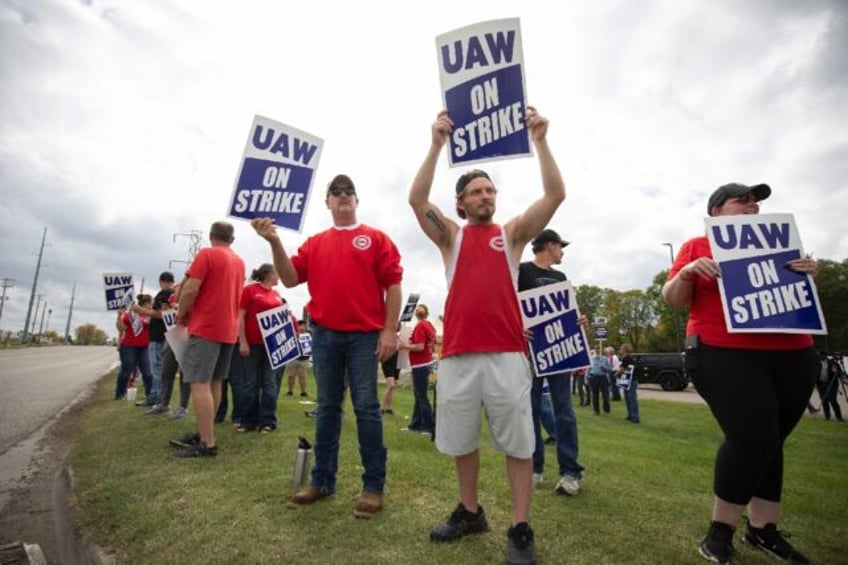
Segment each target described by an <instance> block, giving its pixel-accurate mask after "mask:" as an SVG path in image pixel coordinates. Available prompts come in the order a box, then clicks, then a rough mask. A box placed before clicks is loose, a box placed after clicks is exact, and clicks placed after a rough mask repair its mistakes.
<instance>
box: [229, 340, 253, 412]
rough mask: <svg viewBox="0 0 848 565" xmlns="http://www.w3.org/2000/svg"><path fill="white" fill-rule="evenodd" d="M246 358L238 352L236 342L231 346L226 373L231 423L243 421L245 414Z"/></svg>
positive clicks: (246, 406) (246, 402) (246, 401)
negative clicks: (231, 398) (230, 405)
mask: <svg viewBox="0 0 848 565" xmlns="http://www.w3.org/2000/svg"><path fill="white" fill-rule="evenodd" d="M246 359H247V358H246V357H242V355H241V353H239V348H238V344H236V346H235V347H234V348H233V357H232V359H231V360H230V374H229V375H228V380H229V381H230V388H231V389H232V391H233V411H232V414H231V416H230V417H231V418H232V420H233V424H241V423H243V422H244V420H245V417H246V416H247V408H248V405H249V401H248V399H247V397H245V392H244V387H245V384H244V381H245V378H246V377H245V370H244V366H245V363H246ZM254 425H255V424H254Z"/></svg>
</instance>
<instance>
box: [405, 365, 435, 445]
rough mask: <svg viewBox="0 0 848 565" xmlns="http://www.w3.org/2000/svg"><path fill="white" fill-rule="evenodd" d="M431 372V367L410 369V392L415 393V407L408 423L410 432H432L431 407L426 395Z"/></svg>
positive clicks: (433, 424) (433, 423)
mask: <svg viewBox="0 0 848 565" xmlns="http://www.w3.org/2000/svg"><path fill="white" fill-rule="evenodd" d="M431 370H432V365H427V366H426V367H414V368H413V369H412V390H413V392H414V393H415V405H414V407H413V409H412V420H410V421H409V429H410V430H415V431H420V432H432V431H433V427H434V426H435V422H434V421H433V407H432V406H430V398H429V397H428V395H427V394H428V391H429V389H430V371H431Z"/></svg>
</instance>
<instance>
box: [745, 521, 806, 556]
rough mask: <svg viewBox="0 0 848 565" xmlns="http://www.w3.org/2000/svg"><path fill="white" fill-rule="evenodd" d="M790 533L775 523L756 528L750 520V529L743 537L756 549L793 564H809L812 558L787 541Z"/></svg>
mask: <svg viewBox="0 0 848 565" xmlns="http://www.w3.org/2000/svg"><path fill="white" fill-rule="evenodd" d="M788 537H790V535H789V534H788V533H786V532H782V531H780V530H778V529H777V526H776V525H775V524H766V525H765V526H764V527H762V528H755V527H754V526H752V525H751V522H750V521H749V522H748V531H747V532H745V535H744V536H743V537H742V541H743V542H744V543H745V544H746V545H749V546H751V547H753V548H754V549H759V550H761V551H765V552H766V553H769V554H771V555H773V556H774V557H777V558H778V559H782V560H784V561H786V562H787V563H792V564H793V565H807V564H808V563H809V562H810V560H809V559H807V558H806V556H804V555H803V554H802V553H799V552H798V551H797V550H796V549H795V548H794V547H792V544H790V543H789V542H788V541H786V538H788Z"/></svg>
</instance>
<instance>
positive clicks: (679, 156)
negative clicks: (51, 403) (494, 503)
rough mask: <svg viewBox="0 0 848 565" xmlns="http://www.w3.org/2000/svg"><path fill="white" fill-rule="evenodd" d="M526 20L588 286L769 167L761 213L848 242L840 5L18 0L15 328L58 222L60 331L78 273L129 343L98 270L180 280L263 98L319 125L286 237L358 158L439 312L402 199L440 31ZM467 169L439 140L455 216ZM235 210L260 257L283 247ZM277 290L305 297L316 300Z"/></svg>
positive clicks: (303, 125) (818, 252) (6, 30)
mask: <svg viewBox="0 0 848 565" xmlns="http://www.w3.org/2000/svg"><path fill="white" fill-rule="evenodd" d="M372 6H373V7H372ZM390 6H391V8H389V7H390ZM554 6H555V7H554ZM507 17H519V18H520V19H521V31H522V35H523V49H524V58H525V66H526V84H527V93H528V102H529V103H530V104H532V105H535V106H536V107H537V108H538V110H539V112H540V113H541V114H543V115H545V116H546V117H548V118H549V119H550V130H549V135H548V138H549V143H550V146H551V148H552V150H553V152H554V154H555V156H556V158H557V160H558V163H559V165H560V168H561V169H562V171H563V175H564V177H565V180H566V186H567V192H568V195H567V198H566V201H565V203H564V204H563V205H562V206H561V208H560V209H559V211H558V212H557V214H556V216H555V217H554V219H553V221H552V223H551V227H553V228H554V229H556V230H557V231H558V232H559V233H560V235H562V237H564V238H565V239H567V240H570V241H571V242H572V245H571V246H569V247H568V248H567V250H566V254H565V260H564V263H563V265H562V269H563V270H564V271H565V272H566V273H567V274H568V276H569V278H570V279H571V280H572V281H573V282H574V283H575V284H592V285H598V286H602V287H608V288H614V289H617V290H629V289H644V288H646V287H647V286H649V285H650V284H651V281H652V278H653V277H654V275H656V274H657V273H658V272H659V271H660V270H662V269H665V268H667V267H668V265H669V248H668V247H667V246H664V245H663V243H665V242H669V243H672V244H673V246H674V249H675V251H676V250H677V249H678V248H679V245H680V244H681V243H682V242H683V241H685V240H686V239H688V238H689V237H692V236H694V235H699V234H700V233H702V232H703V217H704V216H705V211H706V210H705V209H706V200H707V197H708V196H709V194H710V193H711V192H712V191H713V190H714V189H715V188H716V187H717V186H719V185H721V184H724V183H727V182H732V181H738V182H743V183H746V184H753V183H758V182H766V183H768V184H770V185H771V186H772V188H773V191H774V192H773V195H772V197H771V198H770V199H769V200H768V201H767V202H765V203H764V204H763V206H762V209H761V211H762V212H764V213H765V212H792V213H793V214H794V215H795V220H796V223H797V225H798V229H799V231H800V234H801V239H802V242H803V245H804V248H805V250H806V251H808V252H812V253H813V254H814V255H815V256H816V257H822V258H828V259H833V260H839V261H841V260H843V259H845V258H848V229H846V219H848V183H846V179H848V127H846V123H848V122H846V116H848V7H846V3H845V2H840V1H832V2H828V1H804V2H797V1H795V0H785V1H783V0H775V1H746V2H737V1H732V0H718V1H706V0H704V1H697V2H696V1H684V0H670V1H667V2H663V1H647V0H646V1H638V2H634V1H631V0H622V1H619V2H603V1H595V0H586V1H570V0H569V1H564V2H556V3H550V2H500V1H494V0H491V1H487V2H456V1H450V2H443V1H441V0H433V1H430V2H413V3H402V4H397V3H395V4H386V3H383V2H379V3H378V2H374V3H371V2H367V1H366V2H341V1H333V2H324V1H320V0H314V1H311V2H278V1H267V2H251V1H244V2H231V1H226V2H225V1H220V2H218V1H208V0H207V1H198V2H179V3H177V2H166V1H161V2H160V1H136V2H124V1H98V0H90V1H70V0H65V1H58V0H53V1H49V0H33V1H28V0H0V85H1V86H2V88H0V279H6V278H8V279H13V280H14V283H13V284H14V286H12V287H11V288H9V289H7V301H6V304H5V307H4V309H3V314H2V320H0V328H3V329H12V330H18V329H21V328H22V327H23V323H24V319H25V318H26V312H27V307H28V304H29V297H30V290H31V287H32V283H33V276H34V274H35V267H36V261H37V253H38V249H39V245H40V243H41V236H42V233H43V230H44V228H45V227H46V228H47V230H48V231H47V245H46V246H45V249H44V257H43V264H42V270H41V273H40V276H39V281H38V293H39V294H41V295H43V297H44V299H46V301H47V304H48V308H49V309H52V314H51V315H50V319H49V327H50V328H51V329H54V330H58V331H59V332H60V333H61V332H63V331H64V328H65V323H66V319H67V316H68V307H69V303H70V298H71V289H72V287H73V285H74V283H76V298H75V304H74V314H73V320H72V323H71V328H72V330H73V328H75V327H76V326H78V325H80V324H82V323H86V322H92V323H95V324H97V325H98V326H100V327H101V328H103V329H106V330H107V331H108V332H109V333H110V334H113V333H114V327H113V318H114V317H113V315H112V314H110V313H107V312H106V310H105V301H104V296H103V290H102V273H103V272H115V271H117V272H132V273H134V274H135V277H136V278H137V279H138V280H139V282H140V280H141V279H144V280H145V286H144V288H145V289H146V290H151V289H152V288H153V287H154V286H155V284H156V279H157V276H158V274H159V272H160V271H162V270H164V269H167V268H169V265H170V266H171V268H172V270H173V271H174V272H175V274H176V275H177V276H178V277H180V276H182V273H183V271H184V269H185V264H184V263H181V262H179V261H182V260H185V259H186V258H187V254H188V250H189V246H190V243H191V239H190V238H189V237H187V236H184V235H179V234H188V233H191V231H192V230H198V231H199V233H200V234H201V235H202V239H203V243H204V244H206V233H207V231H208V227H209V225H210V223H211V222H213V221H215V220H218V219H225V214H226V210H227V206H228V202H229V199H230V196H231V193H232V190H233V183H234V181H235V176H236V173H237V171H238V164H239V159H240V158H241V155H242V151H243V149H244V144H245V141H246V139H247V134H248V129H249V127H250V124H251V122H252V119H253V116H254V114H260V115H263V116H267V117H269V118H271V119H274V120H277V121H280V122H283V123H286V124H288V125H290V126H293V127H296V128H298V129H301V130H304V131H306V132H309V133H311V134H313V135H315V136H318V137H320V138H322V139H323V140H324V148H323V153H322V156H321V162H320V165H319V168H318V171H317V175H316V180H315V185H314V188H316V189H317V194H315V195H314V196H313V198H312V199H311V201H310V205H309V209H308V213H307V219H306V223H305V228H304V231H303V233H302V234H299V233H296V232H292V231H284V230H281V235H282V238H283V242H284V244H285V246H286V248H287V249H288V250H289V251H290V252H293V251H294V250H295V249H296V248H297V246H299V245H300V243H301V242H302V241H303V240H304V239H305V237H306V236H307V235H309V234H312V233H315V232H316V231H319V230H321V229H324V228H326V227H327V226H329V225H330V215H329V212H328V211H327V210H326V208H325V206H324V202H323V189H324V188H325V186H326V183H327V182H328V181H329V179H330V178H332V176H334V175H335V174H336V173H339V172H345V173H347V174H349V175H350V176H351V177H352V178H353V180H354V182H355V183H356V186H357V189H358V193H359V198H360V205H359V217H360V220H361V221H363V222H364V223H367V224H370V225H373V226H375V227H378V228H380V229H382V230H384V231H386V232H387V233H388V234H389V235H390V236H391V237H392V238H393V239H394V240H395V242H396V243H397V245H398V247H399V249H400V251H401V254H402V256H403V266H404V268H405V276H404V282H403V291H404V296H406V295H408V294H409V293H410V292H417V293H420V294H421V295H422V298H421V300H422V302H424V303H426V304H428V305H430V307H431V312H432V313H433V314H435V315H438V314H441V313H442V311H443V303H444V297H445V279H444V271H443V267H442V264H441V260H440V257H439V254H438V252H437V251H436V248H435V246H433V245H432V243H430V241H429V240H428V239H426V238H425V237H424V235H423V234H422V233H421V232H420V229H419V227H418V225H417V223H416V221H415V219H414V216H413V214H412V212H411V210H410V208H409V206H408V205H407V203H406V197H407V191H408V189H409V185H410V183H411V181H412V178H413V176H414V174H415V172H416V170H417V169H418V166H419V164H420V163H421V161H422V160H423V158H424V155H425V153H426V150H427V148H428V144H429V140H430V124H431V123H432V122H433V120H434V119H435V117H436V114H437V112H438V111H439V109H440V108H441V95H440V87H439V78H438V66H437V59H436V46H435V37H436V36H437V35H440V34H442V33H445V32H447V31H451V30H454V29H456V28H459V27H464V26H466V25H470V24H473V23H476V22H480V21H486V20H492V19H500V18H507ZM485 168H486V169H487V170H488V171H489V172H490V174H491V176H492V178H493V180H494V182H495V184H496V186H497V187H498V189H499V193H498V211H497V213H496V215H495V219H496V220H498V221H500V222H506V221H507V220H508V219H510V218H511V217H512V216H514V215H515V214H517V213H519V212H521V211H523V210H524V208H525V207H526V206H527V204H528V203H529V202H530V201H531V200H532V199H534V198H536V197H537V196H538V195H539V194H541V184H540V180H539V175H538V166H537V162H536V160H535V158H526V159H512V160H508V161H500V162H496V163H490V164H487V166H486V167H485ZM461 172H463V169H450V168H449V167H448V166H447V156H446V155H443V156H442V158H441V160H440V162H439V167H438V169H437V175H436V182H435V184H434V189H433V194H432V197H433V200H434V201H435V202H436V203H437V204H438V205H439V206H440V207H442V209H443V210H444V211H445V212H446V213H448V214H451V213H452V210H453V205H452V197H453V185H454V183H455V181H456V178H457V177H458V176H459V174H461ZM232 221H233V223H234V224H235V225H236V242H235V244H234V248H235V250H236V251H237V252H238V253H239V254H240V255H241V256H242V257H243V258H244V260H245V263H246V265H247V267H248V270H250V269H251V268H254V267H256V266H258V265H259V264H260V263H262V262H264V261H267V260H269V259H270V255H269V252H268V249H267V244H266V243H265V242H264V241H263V240H260V239H259V238H258V237H257V236H256V235H255V234H254V233H253V231H252V229H251V228H250V226H249V224H247V223H246V222H244V221H242V220H236V219H234V220H232ZM530 257H531V254H530V250H529V249H527V250H526V251H525V259H529V258H530ZM339 284H340V286H343V285H344V281H339ZM281 290H282V292H283V294H284V296H286V297H287V298H288V300H289V302H290V303H291V304H292V305H293V306H294V307H295V309H296V311H297V312H299V311H300V309H301V307H302V306H303V305H304V304H305V303H306V301H307V300H308V294H307V292H306V288H305V285H304V286H302V287H298V288H297V289H291V290H289V289H281ZM39 321H40V312H39Z"/></svg>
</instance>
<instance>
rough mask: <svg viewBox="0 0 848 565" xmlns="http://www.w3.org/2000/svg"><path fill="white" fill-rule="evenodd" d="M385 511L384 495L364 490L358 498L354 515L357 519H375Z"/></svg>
mask: <svg viewBox="0 0 848 565" xmlns="http://www.w3.org/2000/svg"><path fill="white" fill-rule="evenodd" d="M382 509H383V494H382V493H380V492H371V491H367V490H364V491H362V492H361V493H359V496H357V497H356V504H354V505H353V515H354V516H356V517H357V518H373V517H374V516H375V515H376V514H377V512H379V511H380V510H382Z"/></svg>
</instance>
